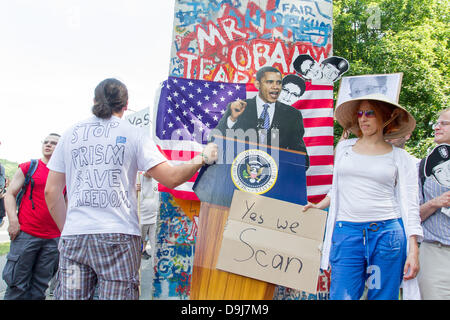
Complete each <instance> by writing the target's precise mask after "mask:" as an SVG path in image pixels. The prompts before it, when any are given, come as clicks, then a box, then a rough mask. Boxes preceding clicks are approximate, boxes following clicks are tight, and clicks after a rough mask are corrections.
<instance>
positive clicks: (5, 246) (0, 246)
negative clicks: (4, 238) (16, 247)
mask: <svg viewBox="0 0 450 320" xmlns="http://www.w3.org/2000/svg"><path fill="white" fill-rule="evenodd" d="M9 245H10V242H2V243H0V256H4V255H5V254H7V253H8V252H9Z"/></svg>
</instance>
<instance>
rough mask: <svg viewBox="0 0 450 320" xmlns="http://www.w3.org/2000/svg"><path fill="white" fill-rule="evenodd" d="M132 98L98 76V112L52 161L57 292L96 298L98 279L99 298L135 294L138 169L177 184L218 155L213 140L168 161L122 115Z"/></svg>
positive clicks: (66, 138)
mask: <svg viewBox="0 0 450 320" xmlns="http://www.w3.org/2000/svg"><path fill="white" fill-rule="evenodd" d="M127 105H128V91H127V88H126V86H125V85H124V84H123V83H122V82H120V81H119V80H116V79H106V80H104V81H102V82H100V83H99V84H98V86H97V87H96V88H95V98H94V106H93V108H92V113H93V114H94V115H93V116H92V117H90V118H88V119H86V120H84V121H81V122H79V123H77V124H76V125H74V126H72V127H71V128H70V129H69V130H68V131H66V132H65V133H64V134H63V136H62V137H61V139H60V143H59V144H58V146H57V148H56V149H55V152H54V155H53V157H52V160H51V162H50V163H49V165H48V167H49V169H50V173H49V176H48V181H47V186H46V189H45V196H46V201H47V204H48V207H49V210H50V213H51V215H52V217H53V219H54V220H55V222H56V224H57V226H58V228H59V229H60V230H61V241H60V244H59V251H60V262H59V263H60V264H59V272H58V281H57V285H56V288H55V292H54V296H55V299H61V300H67V299H75V300H82V299H92V298H93V295H94V290H95V288H96V286H98V289H99V291H98V296H99V299H138V298H139V291H138V288H139V268H140V258H141V238H140V229H139V220H138V214H137V200H136V198H137V197H136V188H135V185H136V173H137V171H145V172H147V173H148V174H149V175H150V176H152V177H153V178H154V179H155V180H157V181H159V182H160V183H162V184H163V185H165V186H167V187H169V188H175V187H176V186H178V185H180V184H182V183H184V182H186V181H187V180H189V179H190V178H191V177H192V176H193V175H194V174H195V173H196V172H197V171H198V170H199V169H200V167H201V166H202V165H204V164H205V163H208V164H211V163H212V162H214V161H215V160H216V159H217V146H216V145H214V144H208V145H207V146H206V147H205V149H204V150H203V152H202V153H201V154H199V155H198V156H196V157H195V158H193V159H192V160H191V161H189V162H186V163H185V164H182V165H179V166H171V165H170V164H169V163H168V162H167V159H166V158H165V157H164V156H163V155H162V154H161V153H160V152H159V150H158V149H157V147H156V145H155V144H154V142H153V141H152V140H151V139H149V138H148V135H147V136H146V135H145V134H143V133H141V131H140V130H139V129H138V128H136V127H134V126H132V125H131V124H130V123H128V121H125V120H122V116H123V114H124V112H125V110H126V109H127ZM66 184H67V198H68V203H67V206H66V204H65V202H64V199H63V197H62V196H61V195H62V190H63V189H64V186H65V185H66Z"/></svg>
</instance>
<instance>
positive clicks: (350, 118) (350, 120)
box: [334, 93, 416, 139]
mask: <svg viewBox="0 0 450 320" xmlns="http://www.w3.org/2000/svg"><path fill="white" fill-rule="evenodd" d="M364 100H369V101H380V102H384V103H385V104H386V105H388V106H389V107H391V108H392V110H393V111H392V115H391V119H389V120H388V121H387V122H386V123H385V126H386V125H388V124H389V123H390V122H392V121H394V120H396V118H399V119H398V120H397V125H396V126H395V127H394V129H393V130H392V131H391V132H389V133H387V134H385V135H384V136H383V137H384V138H385V139H397V138H402V137H404V136H406V135H407V134H410V133H411V132H412V131H413V130H414V128H415V127H416V120H415V119H414V117H413V116H412V115H411V114H410V113H409V112H408V111H407V110H406V109H405V108H403V107H402V106H401V105H399V104H397V103H394V102H392V101H391V100H390V99H389V98H388V97H386V96H385V95H383V94H381V93H375V94H369V95H366V96H362V97H358V98H355V99H351V100H347V101H345V102H343V103H341V104H340V105H338V106H337V107H336V111H335V113H334V116H335V118H336V120H337V121H338V122H339V124H340V125H341V126H342V127H343V128H344V129H347V130H349V131H350V132H351V133H353V134H356V133H357V132H358V130H359V126H358V122H357V121H356V122H355V121H354V119H355V114H356V112H357V110H358V107H359V104H360V102H361V101H364ZM402 111H403V112H402Z"/></svg>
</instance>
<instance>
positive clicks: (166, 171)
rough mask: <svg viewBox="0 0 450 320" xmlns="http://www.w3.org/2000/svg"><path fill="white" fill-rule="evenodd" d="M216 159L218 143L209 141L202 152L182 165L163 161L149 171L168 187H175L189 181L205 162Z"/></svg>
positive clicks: (211, 161) (209, 162)
mask: <svg viewBox="0 0 450 320" xmlns="http://www.w3.org/2000/svg"><path fill="white" fill-rule="evenodd" d="M216 160H217V145H216V144H214V143H209V144H208V145H207V146H206V147H205V149H203V152H202V153H201V154H199V155H197V156H195V157H194V158H193V159H191V160H190V161H188V162H186V163H184V164H182V165H179V166H171V165H170V164H169V163H168V162H163V163H160V164H158V165H156V166H154V167H153V168H151V169H149V170H148V171H147V173H148V174H150V175H151V176H152V177H153V178H155V179H156V180H157V181H158V182H160V183H162V184H163V185H165V186H166V187H167V188H170V189H174V188H176V187H177V186H179V185H180V184H182V183H184V182H186V181H188V180H189V179H190V178H191V177H192V176H193V175H194V174H195V173H196V172H197V171H198V170H199V169H200V168H201V167H202V166H203V165H204V164H205V163H208V164H211V163H213V162H214V161H216Z"/></svg>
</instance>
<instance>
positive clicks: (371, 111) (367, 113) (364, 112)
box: [356, 110, 375, 118]
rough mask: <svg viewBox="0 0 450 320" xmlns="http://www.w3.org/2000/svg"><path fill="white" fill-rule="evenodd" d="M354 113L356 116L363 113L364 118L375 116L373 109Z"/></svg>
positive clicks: (360, 115) (360, 116)
mask: <svg viewBox="0 0 450 320" xmlns="http://www.w3.org/2000/svg"><path fill="white" fill-rule="evenodd" d="M356 114H357V115H358V118H362V116H363V114H364V115H366V118H374V117H375V111H373V110H366V111H358V112H357V113H356Z"/></svg>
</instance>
